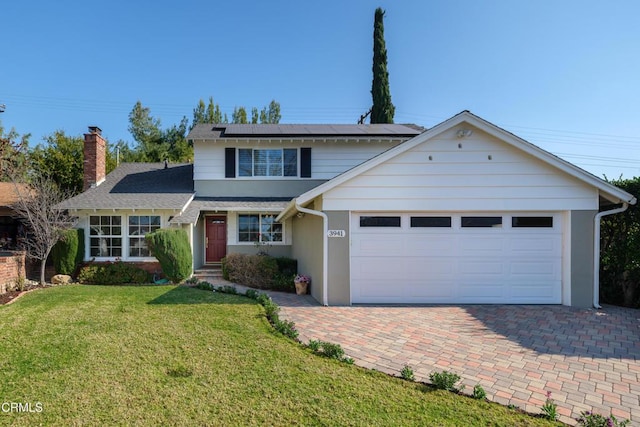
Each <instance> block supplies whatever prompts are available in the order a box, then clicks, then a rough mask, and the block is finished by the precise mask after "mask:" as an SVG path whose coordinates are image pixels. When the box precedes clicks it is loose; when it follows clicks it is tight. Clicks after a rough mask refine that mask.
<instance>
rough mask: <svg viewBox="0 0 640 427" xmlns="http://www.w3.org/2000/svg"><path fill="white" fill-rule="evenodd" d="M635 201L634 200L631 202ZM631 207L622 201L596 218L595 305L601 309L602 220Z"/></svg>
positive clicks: (594, 255)
mask: <svg viewBox="0 0 640 427" xmlns="http://www.w3.org/2000/svg"><path fill="white" fill-rule="evenodd" d="M633 202H634V201H633V200H632V201H631V203H633ZM628 207H629V203H628V202H622V206H621V207H619V208H615V209H610V210H608V211H603V212H599V213H597V214H596V216H595V218H594V226H595V227H594V230H595V232H594V236H593V307H594V308H597V309H600V308H602V306H601V305H600V220H601V219H602V217H604V216H608V215H614V214H618V213H621V212H624V211H626V210H627V208H628Z"/></svg>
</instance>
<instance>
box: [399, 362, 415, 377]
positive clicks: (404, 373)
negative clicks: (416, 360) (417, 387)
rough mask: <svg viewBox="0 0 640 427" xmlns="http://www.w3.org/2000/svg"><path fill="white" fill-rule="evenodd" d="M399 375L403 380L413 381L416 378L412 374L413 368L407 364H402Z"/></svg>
mask: <svg viewBox="0 0 640 427" xmlns="http://www.w3.org/2000/svg"><path fill="white" fill-rule="evenodd" d="M400 377H402V379H403V380H407V381H413V380H415V379H416V376H415V375H414V374H413V369H411V366H409V365H404V367H403V368H402V370H401V371H400Z"/></svg>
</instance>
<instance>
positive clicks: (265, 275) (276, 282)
mask: <svg viewBox="0 0 640 427" xmlns="http://www.w3.org/2000/svg"><path fill="white" fill-rule="evenodd" d="M297 268H298V262H297V261H296V260H295V259H291V258H286V257H279V258H274V257H271V256H268V255H267V256H265V255H247V254H229V255H227V256H226V257H225V258H223V259H222V275H223V277H224V279H225V280H229V281H231V282H234V283H237V284H239V285H244V286H249V287H252V288H258V289H273V290H276V291H285V292H295V285H294V283H293V276H294V275H295V274H296V272H297Z"/></svg>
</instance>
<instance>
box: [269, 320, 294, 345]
mask: <svg viewBox="0 0 640 427" xmlns="http://www.w3.org/2000/svg"><path fill="white" fill-rule="evenodd" d="M273 327H274V328H275V330H276V331H278V332H280V333H281V334H282V335H284V336H285V337H289V338H291V339H293V340H295V339H297V338H298V330H297V329H296V324H295V323H294V322H292V321H291V320H279V319H278V321H276V322H274V324H273Z"/></svg>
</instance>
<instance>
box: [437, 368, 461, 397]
mask: <svg viewBox="0 0 640 427" xmlns="http://www.w3.org/2000/svg"><path fill="white" fill-rule="evenodd" d="M429 380H430V381H431V383H432V384H433V386H434V387H435V388H437V389H439V390H448V391H452V392H454V393H459V392H460V391H462V389H463V388H464V387H460V388H458V387H456V383H457V382H458V381H460V375H458V374H456V373H454V372H449V371H442V372H432V373H431V374H430V375H429Z"/></svg>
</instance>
